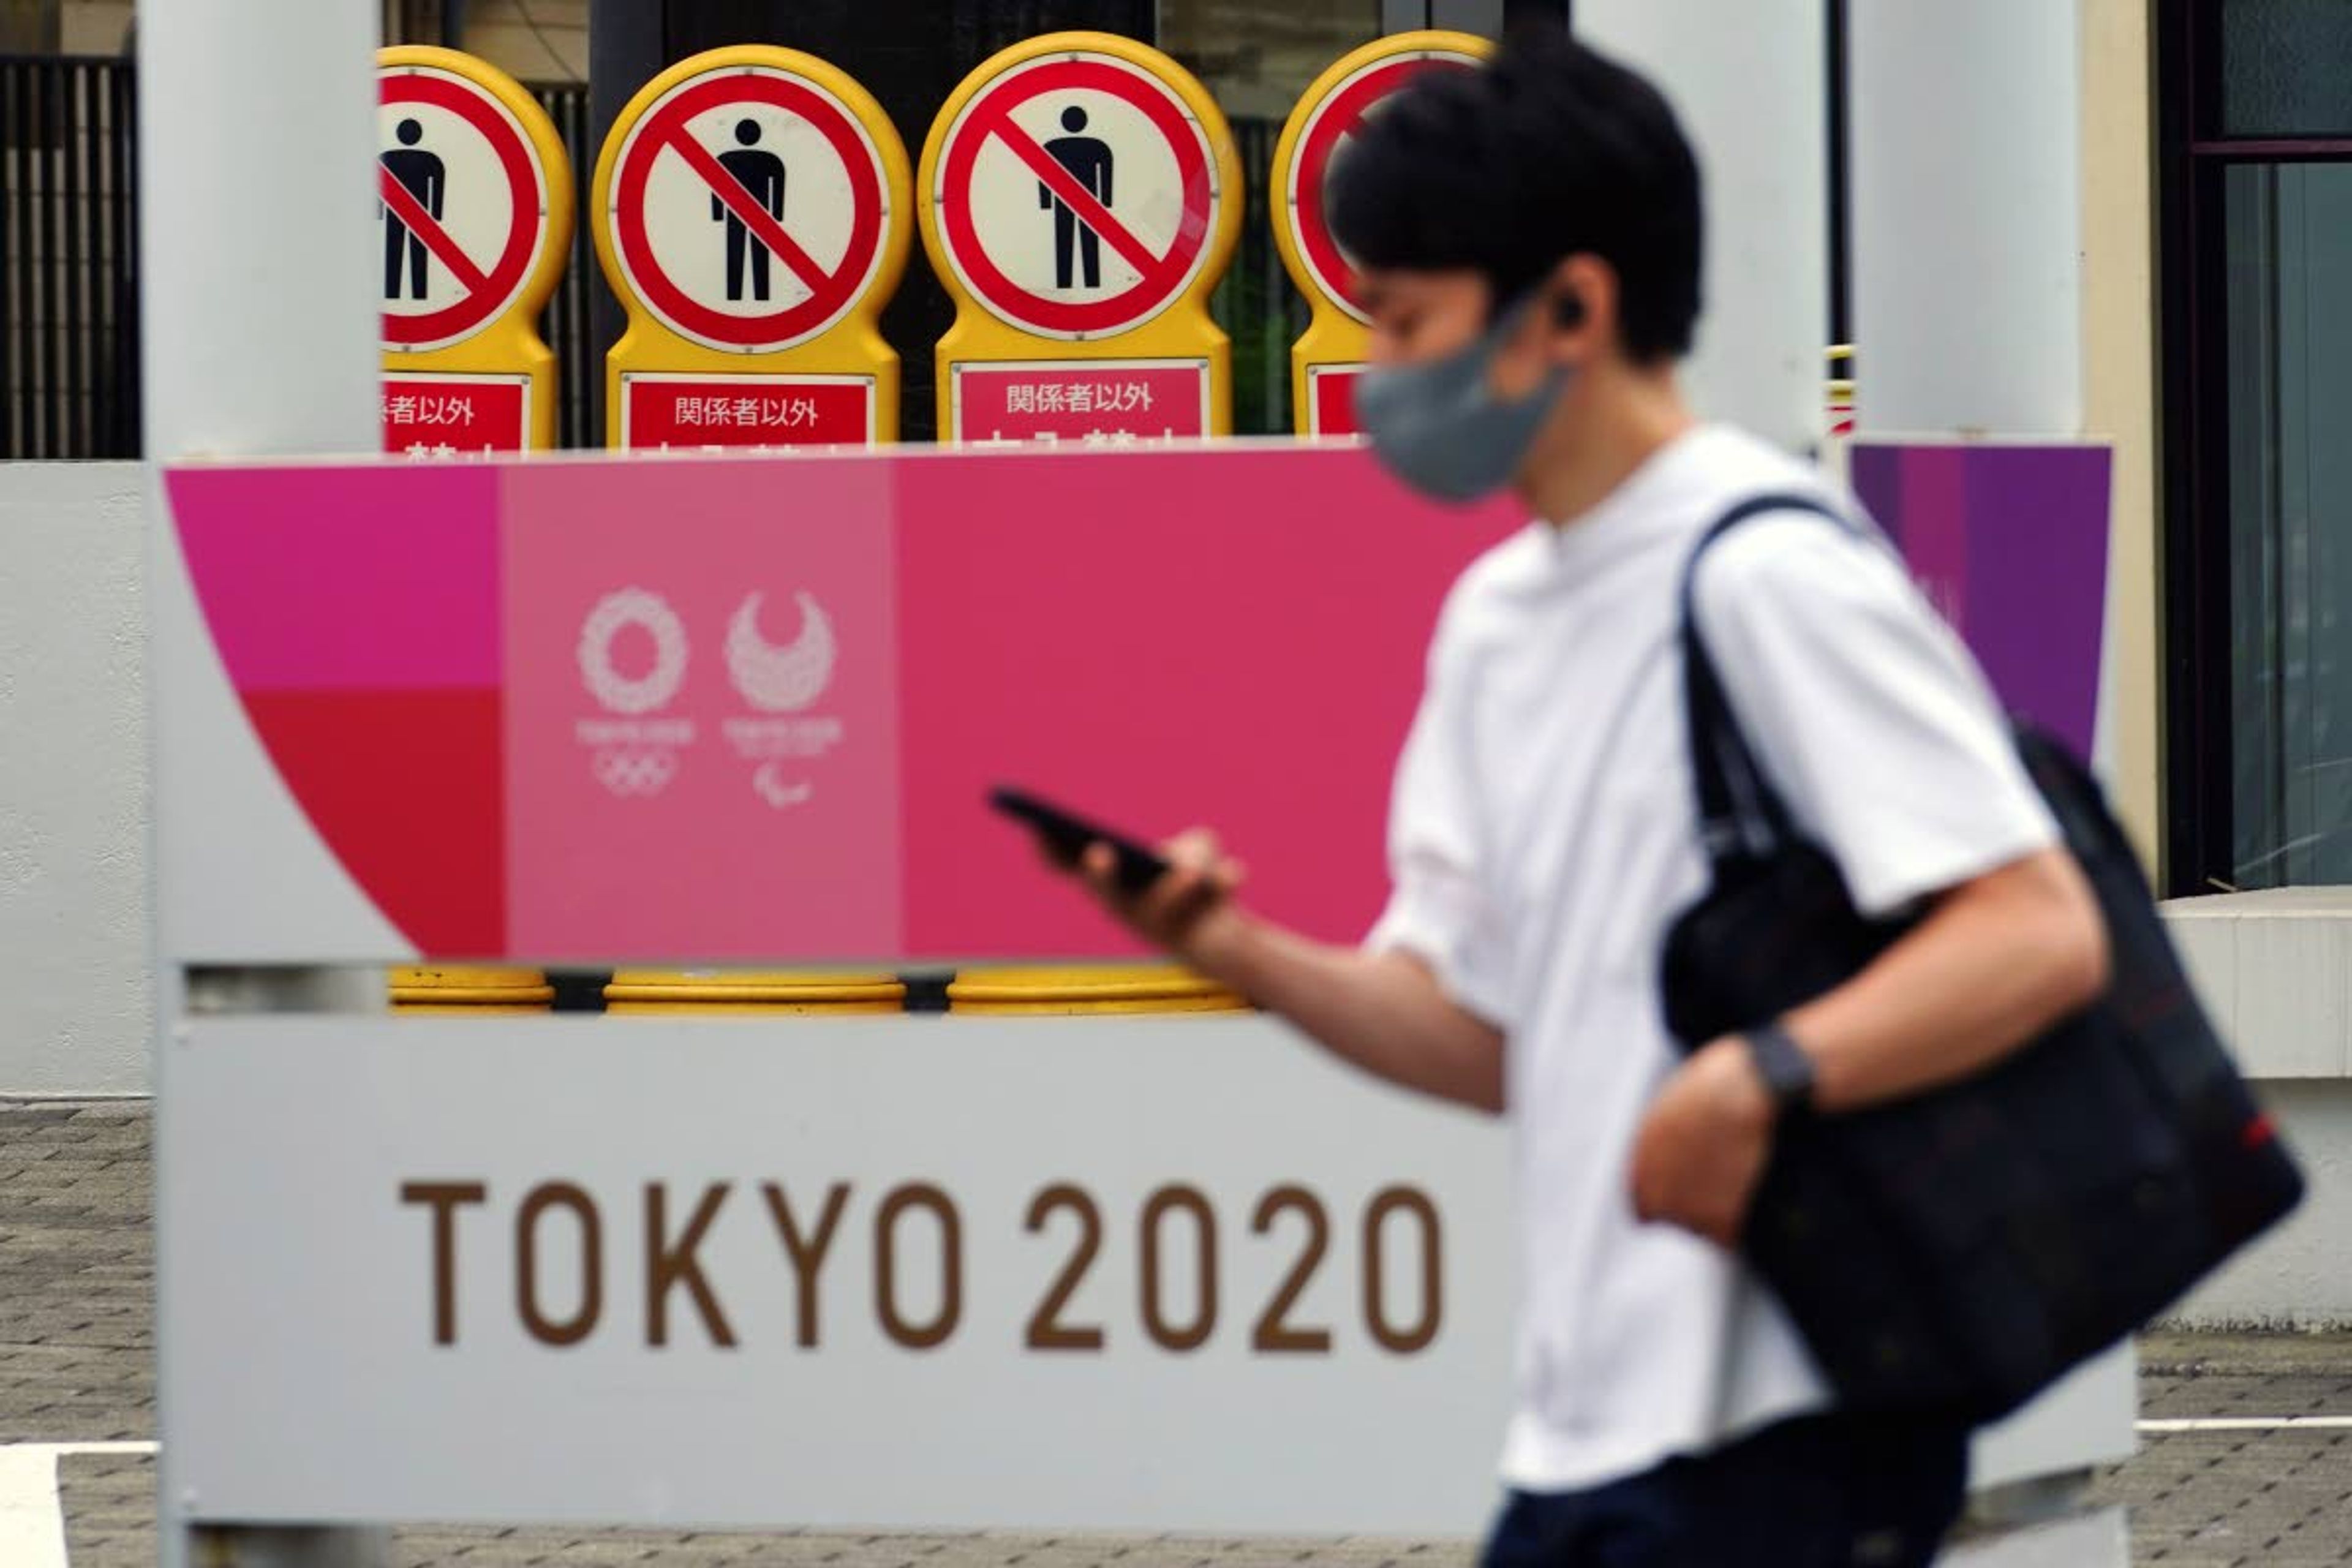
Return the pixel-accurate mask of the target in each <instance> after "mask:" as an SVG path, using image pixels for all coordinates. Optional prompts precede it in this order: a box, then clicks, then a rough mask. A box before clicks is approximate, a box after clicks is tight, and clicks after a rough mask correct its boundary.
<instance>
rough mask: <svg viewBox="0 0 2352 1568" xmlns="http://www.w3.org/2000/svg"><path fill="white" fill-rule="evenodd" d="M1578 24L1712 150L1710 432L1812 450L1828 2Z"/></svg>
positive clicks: (1820, 317) (1622, 8)
mask: <svg viewBox="0 0 2352 1568" xmlns="http://www.w3.org/2000/svg"><path fill="white" fill-rule="evenodd" d="M2029 3H2030V0H2029ZM2043 3H2045V4H2046V3H2047V0H2043ZM1864 8H1867V7H1864ZM1902 8H1903V9H1906V10H1908V9H1912V7H1907V6H1906V7H1902ZM1702 10H1703V11H1704V12H1705V16H1704V17H1703V18H1702V17H1701V16H1700V15H1699V13H1700V12H1701V11H1702ZM1571 15H1572V16H1573V18H1574V23H1575V27H1576V32H1577V36H1578V37H1580V38H1582V39H1583V40H1584V41H1585V42H1587V43H1589V44H1591V46H1592V47H1595V48H1598V49H1601V50H1602V51H1603V52H1605V53H1608V54H1611V55H1613V56H1616V57H1617V58H1621V59H1622V60H1624V61H1625V62H1626V63H1627V64H1628V65H1631V66H1633V67H1636V68H1640V69H1642V70H1643V71H1645V72H1647V73H1648V74H1649V75H1650V76H1651V77H1652V78H1653V79H1654V80H1655V81H1656V82H1657V83H1658V84H1659V86H1660V87H1661V88H1662V89H1664V91H1665V93H1666V95H1667V97H1668V98H1670V99H1671V100H1673V102H1674V105H1675V112H1676V113H1677V114H1679V115H1680V116H1681V117H1682V121H1683V126H1684V129H1685V132H1688V134H1689V135H1690V136H1691V138H1692V140H1693V141H1694V142H1695V143H1696V145H1697V148H1698V154H1699V166H1700V170H1701V174H1702V175H1703V177H1704V179H1705V181H1706V216H1707V233H1706V277H1705V296H1704V297H1705V300H1706V313H1705V315H1704V316H1703V317H1702V318H1701V320H1700V322H1699V336H1698V351H1697V353H1696V354H1695V355H1694V356H1693V358H1692V360H1691V363H1690V365H1689V369H1688V373H1687V376H1686V386H1687V389H1688V391H1689V392H1690V394H1691V395H1692V398H1693V400H1694V401H1695V402H1696V405H1697V406H1698V409H1699V411H1700V413H1701V414H1703V415H1705V416H1707V417H1709V418H1717V419H1726V420H1729V421H1731V422H1733V423H1735V424H1738V425H1743V426H1747V427H1748V429H1750V430H1753V431H1755V432H1756V433H1757V434H1758V435H1760V436H1763V437H1767V438H1769V439H1770V440H1772V441H1775V442H1778V443H1779V444H1780V445H1781V446H1784V447H1790V448H1791V449H1809V448H1811V447H1813V446H1814V445H1815V444H1816V443H1818V442H1819V440H1820V439H1821V436H1822V426H1823V424H1824V419H1823V414H1822V379H1823V375H1824V372H1823V369H1822V350H1823V349H1824V347H1825V346H1826V345H1827V343H1828V341H1829V284H1828V277H1829V239H1828V232H1827V231H1828V227H1829V211H1828V201H1829V197H1828V172H1827V171H1828V162H1829V117H1828V97H1827V90H1828V87H1827V81H1826V77H1827V58H1826V57H1827V53H1828V45H1827V39H1826V37H1825V35H1824V32H1823V21H1822V16H1823V13H1822V0H1746V3H1745V4H1742V5H1722V6H1705V7H1695V6H1691V5H1661V4H1660V3H1659V0H1575V4H1574V5H1573V7H1572V8H1571Z"/></svg>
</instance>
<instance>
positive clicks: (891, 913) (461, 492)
mask: <svg viewBox="0 0 2352 1568" xmlns="http://www.w3.org/2000/svg"><path fill="white" fill-rule="evenodd" d="M172 494H173V504H174V508H175V511H176V514H177V521H178V523H179V526H180V531H181V538H182V542H183V544H184V547H185V549H186V552H187V554H188V558H189V561H190V563H191V570H192V571H193V572H194V575H195V578H196V581H197V583H198V584H199V586H200V588H201V590H202V599H203V603H204V606H205V614H206V616H207V619H208V621H209V623H210V626H211V628H212V633H213V637H214V639H215V643H216V644H217V645H218V646H219V647H220V648H221V649H222V650H223V652H224V654H225V655H226V660H227V663H228V667H229V669H230V672H231V675H232V677H233V679H234V680H235V681H236V686H237V688H238V690H239V691H240V693H241V694H242V696H243V697H244V699H245V701H246V704H247V711H248V712H249V713H252V714H253V715H254V716H255V718H256V722H257V728H258V730H259V731H260V733H261V735H262V737H263V740H264V742H265V743H266V744H267V745H268V749H269V752H270V755H271V757H272V759H273V761H274V762H275V763H277V764H278V772H279V776H280V777H281V778H282V779H283V780H284V781H285V783H286V785H287V789H288V792H289V796H290V798H291V799H292V800H293V801H294V802H296V803H299V806H300V808H301V809H302V810H303V811H304V812H305V813H306V814H307V815H308V816H309V817H310V820H311V821H312V822H313V823H314V824H315V825H316V826H317V827H318V828H319V830H320V833H321V834H322V835H323V836H324V837H325V838H326V839H327V841H328V843H329V844H330V845H331V846H332V847H333V848H334V850H335V852H336V854H337V856H338V857H339V858H341V861H342V862H343V864H344V865H345V867H346V868H349V869H350V870H351V872H352V875H353V876H354V877H355V878H356V879H359V881H360V882H361V883H362V886H363V887H364V888H365V889H366V890H367V892H368V894H369V896H370V897H371V898H372V899H373V900H375V901H376V902H377V904H378V905H379V906H380V907H381V908H383V910H384V911H385V912H386V913H387V914H388V915H389V916H390V917H391V918H392V919H393V920H394V922H395V923H396V924H398V925H399V927H400V928H401V930H402V931H404V933H406V934H407V936H408V937H409V938H410V939H411V940H412V941H414V942H415V943H416V944H417V945H418V946H419V947H420V948H422V949H423V950H424V951H425V952H427V953H428V954H431V955H434V956H442V957H468V958H480V959H494V958H499V957H509V958H514V959H521V960H536V961H542V962H546V961H562V960H578V961H598V960H604V961H614V962H619V961H635V962H685V961H692V960H698V959H700V960H734V961H746V960H767V961H778V962H807V963H829V962H836V961H843V960H858V961H905V960H912V961H918V962H919V961H926V960H943V959H968V958H985V957H991V956H1002V957H1039V956H1060V957H1087V956H1111V955H1116V954H1120V953H1123V952H1128V951H1130V949H1129V944H1128V943H1127V942H1125V941H1124V940H1123V939H1122V938H1121V937H1120V935H1119V934H1118V932H1117V931H1115V930H1113V929H1112V928H1111V926H1110V925H1109V924H1108V922H1107V921H1104V920H1102V919H1101V918H1100V917H1099V916H1098V915H1097V914H1096V913H1095V912H1094V911H1093V909H1092V906H1091V905H1090V904H1089V903H1087V901H1086V900H1084V899H1083V898H1081V897H1080V896H1078V894H1077V893H1076V889H1071V888H1069V887H1067V886H1066V885H1064V884H1063V883H1061V882H1060V881H1059V880H1058V879H1055V878H1052V877H1050V876H1048V875H1047V874H1046V873H1045V871H1044V870H1043V868H1040V867H1039V866H1038V864H1037V862H1036V860H1035V858H1034V854H1033V852H1032V850H1031V847H1030V844H1029V840H1028V838H1027V836H1026V834H1025V833H1024V831H1023V830H1022V829H1020V828H1018V827H1016V826H1014V825H1013V824H1011V823H1009V822H1007V821H1005V820H1003V819H1002V818H1000V817H998V816H995V815H994V814H992V812H990V811H989V810H988V809H987V807H986V805H984V796H985V794H986V792H987V789H988V787H989V786H990V785H991V784H995V783H999V782H1003V783H1012V784H1024V785H1026V786H1028V787H1030V788H1032V789H1034V790H1036V791H1039V792H1041V793H1044V794H1045V795H1049V796H1054V797H1058V798H1060V799H1063V800H1065V801H1066V802H1067V803H1068V804H1070V805H1073V806H1076V807H1077V808H1078V809H1081V810H1084V811H1088V812H1092V813H1095V814H1097V815H1100V816H1103V817H1105V818H1106V819H1108V820H1109V821H1111V822H1113V823H1115V824H1118V825H1120V826H1127V827H1129V828H1131V829H1132V830H1134V831H1136V832H1138V833H1139V834H1142V835H1145V836H1147V837H1160V836H1164V835H1166V834H1169V833H1171V832H1173V831H1175V830H1176V829H1178V828H1180V827H1181V826H1187V825H1189V824H1193V823H1204V824H1209V825H1212V826H1215V827H1217V828H1218V829H1220V830H1221V831H1222V832H1223V834H1224V835H1225V836H1226V837H1227V838H1228V840H1229V842H1230V843H1231V844H1232V845H1233V847H1234V849H1235V851H1236V852H1237V853H1239V854H1240V855H1241V856H1242V857H1243V858H1244V859H1245V860H1246V861H1247V862H1248V863H1249V864H1250V865H1251V867H1252V868H1253V879H1252V883H1251V889H1250V895H1249V896H1250V898H1251V899H1252V900H1253V901H1254V902H1255V904H1256V905H1257V906H1259V907H1261V908H1263V909H1265V910H1267V911H1268V912H1270V913H1272V914H1274V915H1276V916H1278V917H1280V918H1282V919H1284V920H1286V921H1291V922H1293V923H1296V924H1297V925H1300V926H1302V927H1304V928H1305V929H1307V930H1308V931H1313V932H1316V933H1318V934H1320V935H1323V936H1326V937H1330V938H1334V939H1339V940H1347V939H1351V938H1353V937H1355V936H1356V935H1359V934H1360V932H1361V931H1362V930H1363V929H1364V927H1365V926H1366V925H1367V924H1368V923H1369V922H1370V920H1371V919H1372V917H1373V915H1374V914H1375V912H1376V911H1377V910H1378V909H1379V906H1380V903H1381V899H1382V897H1383V896H1384V892H1385V887H1386V875H1385V868H1384V866H1383V859H1382V826H1383V822H1384V819H1385V816H1386V810H1387V802H1388V794H1389V782H1390V773H1391V769H1392V767H1393V765H1394V763H1395V759H1396V754H1397V751H1398V748H1399V746H1400V745H1401V743H1402V740H1403V736H1404V731H1405V728H1406V726H1407V724H1408V722H1409V721H1410V720H1411V716H1412V707H1413V703H1414V701H1415V700H1416V698H1417V696H1418V694H1419V690H1420V685H1421V673H1422V661H1423V649H1424V647H1425V646H1426V643H1427V639H1428V637H1429V633H1430V630H1431V627H1432V625H1433V622H1434V619H1435V617H1436V614H1437V610H1438V606H1439V605H1440V604H1441V602H1442V601H1443V599H1444V595H1445V592H1446V590H1447V588H1448V586H1449V585H1450V584H1451V583H1452V582H1453V580H1454V576H1455V575H1456V574H1457V573H1458V572H1459V571H1460V570H1461V568H1462V567H1463V566H1464V565H1465V564H1466V563H1468V562H1469V561H1470V559H1471V558H1472V557H1473V556H1474V555H1475V554H1476V552H1478V551H1480V550H1481V549H1483V548H1485V547H1486V545H1487V544H1489V543H1491V542H1494V541H1495V540H1496V539H1497V538H1499V537H1500V536H1501V535H1502V534H1503V533H1505V532H1506V531H1508V530H1509V529H1510V528H1512V527H1513V526H1515V525H1516V519H1515V518H1514V517H1513V515H1512V514H1511V513H1510V512H1509V511H1508V510H1507V509H1504V508H1501V507H1494V508H1486V509H1481V510H1470V511H1451V510H1441V509H1438V508H1434V507H1431V506H1427V505H1424V504H1423V503H1421V502H1419V501H1416V500H1412V498H1410V497H1409V496H1407V495H1406V494H1404V493H1403V492H1402V490H1400V489H1398V488H1397V487H1395V486H1394V485H1393V484H1391V482H1390V481H1389V480H1388V479H1385V478H1384V477H1382V476H1381V474H1380V472H1379V471H1378V470H1377V469H1376V468H1375V467H1374V466H1373V464H1372V461H1371V459H1370V457H1369V456H1368V455H1367V454H1365V453H1363V452H1361V451H1359V450H1348V449H1334V448H1324V449H1307V448H1301V447H1290V446H1281V447H1273V446H1268V447H1223V448H1215V449H1207V450H1203V449H1198V448H1195V449H1190V450H1154V451H1146V452H1070V451H1063V452H1059V453H1040V452H1034V451H1032V452H1026V453H1004V452H997V453H984V452H967V453H922V454H918V453H898V454H889V455H884V454H874V455H863V454H860V455H843V456H829V457H799V458H733V459H725V460H718V459H708V460H706V459H679V460H669V461H645V460H637V461H626V460H619V461H616V460H612V459H602V458H597V459H583V460H576V461H548V460H545V459H541V460H536V461H531V462H518V463H504V464H494V465H478V466H477V465H467V467H465V468H405V467H403V466H399V465H378V466H351V467H339V468H323V467H322V468H258V467H257V468H223V469H219V470H216V471H213V472H210V473H207V474H205V475H194V474H181V475H175V476H173V490H172ZM452 688H456V689H457V690H455V691H452V692H451V695H452V696H453V697H461V698H462V699H463V702H462V703H461V704H459V705H458V706H457V707H451V706H450V705H449V704H448V703H447V702H445V701H442V700H441V699H440V698H439V697H437V696H436V693H438V692H441V691H443V690H446V689H452ZM289 693H290V694H295V695H296V696H299V700H290V699H289V697H288V696H287V695H286V694H289ZM436 704H438V705H437V706H436ZM420 724H429V725H430V726H431V727H432V729H431V734H430V736H429V737H428V736H425V735H424V734H422V733H421V732H420V731H419V729H418V726H419V725H420ZM426 739H429V740H430V741H431V742H432V743H431V744H430V745H429V746H428V745H425V744H422V743H421V742H423V741H425V740H426ZM221 743H223V744H236V743H241V741H240V738H239V737H238V736H227V735H225V736H223V737H222V740H221ZM164 787H166V788H168V787H169V780H168V779H167V780H166V781H164ZM259 859H260V858H259V857H257V858H256V864H255V866H254V887H253V889H252V890H251V893H250V896H255V897H259V896H264V894H263V891H262V889H266V887H267V885H268V879H269V875H270V872H269V868H268V866H266V865H264V864H260V863H259ZM238 896H242V895H238Z"/></svg>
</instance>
